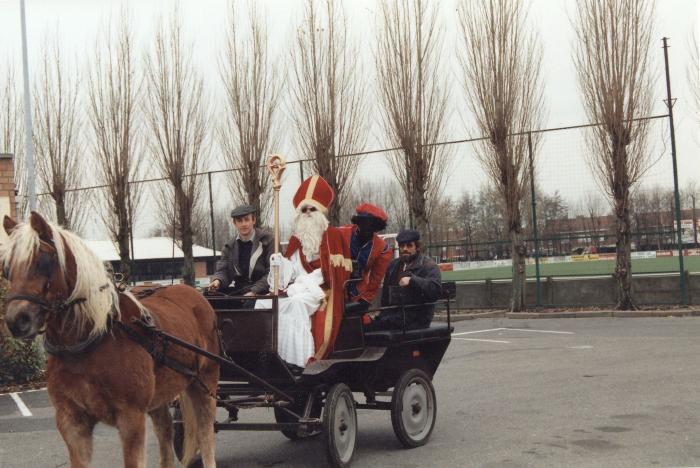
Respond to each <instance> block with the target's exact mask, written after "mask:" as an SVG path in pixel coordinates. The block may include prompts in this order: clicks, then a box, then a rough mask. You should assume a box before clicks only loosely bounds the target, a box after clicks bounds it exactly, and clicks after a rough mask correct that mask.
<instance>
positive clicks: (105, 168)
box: [88, 11, 142, 280]
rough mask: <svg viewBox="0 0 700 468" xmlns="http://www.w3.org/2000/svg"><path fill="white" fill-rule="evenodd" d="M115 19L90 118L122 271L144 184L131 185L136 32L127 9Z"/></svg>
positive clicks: (99, 50)
mask: <svg viewBox="0 0 700 468" xmlns="http://www.w3.org/2000/svg"><path fill="white" fill-rule="evenodd" d="M112 23H113V22H112V21H110V24H109V27H108V28H106V32H105V33H104V35H103V36H102V37H101V38H100V39H99V40H98V41H97V45H96V47H95V52H94V56H93V60H92V63H91V64H90V73H89V75H88V85H89V92H88V114H89V119H90V124H91V127H92V131H93V153H94V154H95V159H96V165H97V168H96V169H97V174H98V178H99V180H100V183H101V184H104V185H107V193H106V197H105V202H106V203H105V204H106V210H104V211H103V220H104V222H105V225H106V226H107V229H108V231H109V235H110V237H111V239H112V241H113V242H115V243H116V244H117V246H118V249H119V257H120V259H121V273H122V274H123V275H124V277H125V278H126V279H127V280H128V278H129V275H130V271H131V265H130V264H131V249H130V243H129V234H130V230H131V226H133V222H134V216H133V215H134V213H136V212H137V211H138V209H137V208H138V206H139V202H140V194H141V190H140V187H141V185H140V184H129V180H130V179H134V178H136V176H137V175H138V174H139V166H140V164H141V161H142V159H141V158H137V157H136V155H137V154H139V150H140V149H141V145H140V143H141V140H140V133H139V132H138V125H137V124H138V122H137V112H136V103H137V102H138V99H139V97H140V92H139V89H140V79H139V76H138V75H137V70H136V67H135V63H134V50H133V49H134V46H133V41H134V39H133V34H132V31H131V29H130V26H129V21H128V16H127V12H126V11H122V13H121V17H120V19H119V22H118V23H117V24H116V25H115V30H113V29H112Z"/></svg>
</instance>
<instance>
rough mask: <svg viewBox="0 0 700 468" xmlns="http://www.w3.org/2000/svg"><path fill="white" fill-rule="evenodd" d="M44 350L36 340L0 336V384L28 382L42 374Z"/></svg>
mask: <svg viewBox="0 0 700 468" xmlns="http://www.w3.org/2000/svg"><path fill="white" fill-rule="evenodd" d="M44 365H45V360H44V352H43V350H42V349H41V346H40V345H39V343H38V342H37V341H36V340H16V339H14V338H11V337H9V336H0V385H13V384H21V383H26V382H30V381H32V380H36V379H38V378H40V377H42V376H43V375H44Z"/></svg>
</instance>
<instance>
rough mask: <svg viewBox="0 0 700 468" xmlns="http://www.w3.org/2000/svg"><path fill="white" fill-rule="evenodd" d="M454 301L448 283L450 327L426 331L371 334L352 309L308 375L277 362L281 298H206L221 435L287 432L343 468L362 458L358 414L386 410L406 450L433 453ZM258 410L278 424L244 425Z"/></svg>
mask: <svg viewBox="0 0 700 468" xmlns="http://www.w3.org/2000/svg"><path fill="white" fill-rule="evenodd" d="M205 294H206V293H205ZM454 294H455V284H454V283H453V282H448V283H443V294H442V297H441V299H440V300H439V302H440V303H441V304H443V305H444V308H445V311H446V313H447V322H446V323H434V324H432V325H431V326H430V327H429V328H424V329H417V330H415V329H414V330H406V329H405V328H404V329H401V330H392V331H374V332H367V333H365V332H364V331H363V325H362V311H361V310H358V309H356V308H355V305H354V304H348V305H346V307H345V313H344V316H343V321H342V323H341V326H340V331H339V333H338V337H337V339H336V342H335V345H334V349H333V352H332V353H331V354H330V355H329V356H328V358H327V359H324V360H322V361H316V362H313V363H311V364H309V365H308V366H307V367H306V368H304V370H303V372H302V373H301V374H296V373H293V372H292V371H290V369H289V368H288V367H287V366H286V365H285V363H284V362H283V361H282V359H281V358H280V357H279V355H278V354H277V352H276V345H277V312H276V310H277V301H278V299H277V298H276V297H275V298H273V301H272V307H271V308H270V309H252V308H246V307H241V302H242V301H244V300H249V299H250V297H242V296H239V297H236V296H227V295H225V294H221V293H216V294H206V297H207V300H208V301H209V303H210V304H211V305H212V307H213V308H214V310H215V311H216V314H217V321H218V328H219V332H220V336H221V344H222V350H221V356H216V357H215V356H208V357H210V358H212V359H216V360H217V361H219V364H220V369H221V371H220V381H219V386H218V391H217V406H219V407H221V408H224V409H226V410H227V413H228V417H227V418H226V419H224V420H221V421H219V420H217V421H216V422H215V424H214V427H215V430H216V431H222V430H247V431H280V432H281V433H282V434H284V436H286V437H287V438H288V439H291V440H301V439H305V438H309V437H313V436H320V437H319V439H320V440H321V441H322V444H323V446H324V449H325V452H326V456H327V459H328V461H329V464H330V465H331V466H334V467H343V466H349V464H350V462H351V460H352V458H353V453H354V450H355V441H356V435H357V412H356V410H357V409H369V410H385V411H389V412H390V413H391V422H392V426H393V429H394V433H395V434H396V437H397V438H398V440H399V442H400V443H401V445H403V446H404V447H406V448H413V447H419V446H421V445H424V444H425V443H427V442H428V439H429V438H430V435H431V433H432V431H433V427H434V425H435V420H436V415H437V399H436V396H435V390H434V388H433V385H432V378H433V375H434V374H435V371H436V370H437V367H438V365H439V364H440V361H441V360H442V357H443V355H444V353H445V351H446V349H447V346H448V345H449V343H450V337H451V332H452V326H451V324H450V301H451V300H452V299H453V298H454ZM407 307H408V306H407ZM180 344H181V345H184V346H187V347H190V349H192V350H193V351H195V352H200V353H201V352H202V351H201V350H198V349H197V348H196V347H193V346H191V345H189V344H187V343H180ZM358 394H362V395H363V399H364V401H363V402H359V401H357V400H356V398H355V395H358ZM250 408H272V409H273V414H274V422H272V421H270V422H260V423H243V422H238V412H239V411H240V410H243V409H250ZM173 412H174V421H175V440H174V444H175V453H176V454H177V455H178V457H182V440H183V434H184V432H185V428H184V427H183V422H182V418H181V417H180V411H179V409H178V408H177V407H175V408H174V410H173Z"/></svg>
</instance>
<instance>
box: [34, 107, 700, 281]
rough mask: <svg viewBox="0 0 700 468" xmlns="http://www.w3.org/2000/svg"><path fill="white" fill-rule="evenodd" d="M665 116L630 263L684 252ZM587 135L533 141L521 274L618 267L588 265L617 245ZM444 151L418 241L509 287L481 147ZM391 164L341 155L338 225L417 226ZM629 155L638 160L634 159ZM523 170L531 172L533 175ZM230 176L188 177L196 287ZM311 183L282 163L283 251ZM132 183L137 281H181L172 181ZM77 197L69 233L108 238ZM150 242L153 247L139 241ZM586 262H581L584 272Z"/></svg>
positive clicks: (96, 190) (500, 225)
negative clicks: (374, 213) (358, 211)
mask: <svg viewBox="0 0 700 468" xmlns="http://www.w3.org/2000/svg"><path fill="white" fill-rule="evenodd" d="M664 117H666V116H661V117H658V118H650V119H648V120H646V121H645V124H646V125H647V127H648V128H647V130H648V138H647V144H646V145H645V146H644V153H643V154H644V160H645V161H646V162H645V163H644V164H643V170H642V171H641V175H640V177H639V180H638V181H637V183H636V184H635V189H634V190H633V192H632V194H631V196H630V207H629V210H630V219H631V229H632V250H633V256H634V257H636V258H649V257H652V256H653V257H654V258H662V257H672V256H673V251H674V249H676V250H677V249H678V247H679V246H678V242H677V232H678V223H677V222H676V220H675V195H676V194H675V193H674V183H673V170H672V159H671V150H670V142H669V135H668V120H667V119H666V118H664ZM593 137H594V128H593V127H591V126H580V127H567V128H562V129H549V130H542V131H537V132H533V133H531V138H532V151H531V155H532V161H533V166H532V168H531V169H532V174H533V175H534V178H533V179H532V180H529V179H528V186H527V188H526V190H525V191H524V194H523V196H522V199H521V226H522V234H523V237H524V239H525V242H526V245H527V255H528V263H529V266H528V272H527V274H528V276H534V275H537V274H538V272H537V271H536V270H535V269H534V268H533V265H534V264H535V263H537V262H535V259H537V260H538V262H539V263H542V264H552V265H553V264H557V263H562V264H564V263H567V264H573V263H577V264H578V267H576V268H573V267H571V268H570V269H569V270H561V271H559V272H553V273H552V274H556V275H559V274H561V275H566V274H571V275H577V274H609V273H610V271H611V269H612V268H613V267H612V266H611V262H599V263H595V264H594V263H593V262H592V261H593V260H610V259H613V258H614V256H615V243H616V240H617V239H616V236H617V234H616V221H615V217H614V215H613V205H612V203H611V197H610V195H609V190H607V189H606V181H605V178H604V177H603V176H602V175H601V172H600V171H599V170H598V169H599V168H600V162H599V160H597V159H596V158H595V152H594V149H593V147H592V146H591V141H592V138H593ZM518 138H526V136H523V135H521V136H519V137H518ZM440 145H441V150H442V159H441V160H440V161H439V168H440V171H441V174H440V176H441V177H438V179H439V180H440V181H441V185H440V190H438V191H437V196H436V197H435V198H434V199H432V200H431V204H430V213H431V214H430V220H429V223H428V229H427V232H424V233H423V236H424V239H423V244H424V250H425V252H426V253H428V255H430V256H431V257H433V258H435V259H436V260H437V261H439V262H441V263H445V264H450V266H449V267H447V268H446V269H447V270H450V269H451V270H452V273H450V274H451V275H453V277H454V278H455V279H465V280H468V279H498V278H509V277H510V276H511V273H510V257H511V242H510V239H509V235H508V228H507V225H506V219H505V212H504V209H503V203H502V196H501V194H500V193H499V191H498V188H497V185H496V184H495V183H494V181H493V180H492V179H491V178H490V177H489V175H488V173H487V171H486V170H485V167H484V164H483V162H482V160H481V159H480V157H479V156H480V154H482V155H483V149H484V146H483V142H482V141H481V140H479V139H473V140H465V141H461V142H446V143H441V144H440ZM397 155H399V156H400V153H397V152H396V151H392V150H380V151H371V152H368V153H367V154H361V155H355V156H347V157H352V158H355V159H356V160H357V171H356V174H355V176H354V177H353V178H352V183H351V184H350V186H349V187H348V190H347V191H346V193H345V196H344V200H343V204H342V210H341V216H340V218H341V220H340V224H343V223H349V222H350V218H351V217H352V214H353V210H354V207H355V206H356V205H357V204H358V203H360V202H371V203H376V204H378V205H380V206H382V207H383V208H384V209H385V211H386V212H387V213H388V215H389V218H390V219H389V223H388V226H387V230H386V233H387V234H395V233H396V232H398V231H399V230H400V229H402V228H405V227H409V226H411V225H412V224H413V220H412V219H411V216H410V214H409V212H408V207H407V203H406V197H405V195H404V194H403V192H402V190H401V185H400V183H399V181H398V178H397V176H396V174H395V172H394V171H395V170H397V169H398V170H400V169H401V161H400V159H399V160H398V161H397V160H396V159H395V158H396V156H397ZM629 157H630V158H631V160H634V159H637V158H639V155H638V154H631V155H630V156H629ZM397 162H398V165H397V164H396V163H397ZM527 169H528V172H529V170H530V167H528V168H527ZM234 171H235V170H217V171H210V172H204V173H201V174H196V175H189V176H187V177H192V178H194V179H195V185H196V187H197V202H196V205H195V210H194V216H193V219H192V220H191V222H190V223H191V227H192V231H193V233H194V241H195V243H196V244H197V245H198V246H199V247H201V248H200V249H199V250H196V251H195V256H196V257H197V256H198V257H199V258H200V259H201V260H202V262H201V263H202V266H200V267H199V270H198V271H197V272H196V275H197V277H199V278H203V279H206V277H207V276H208V275H209V274H211V272H212V270H213V268H214V264H215V260H216V257H217V255H218V251H220V250H221V248H222V247H223V245H224V244H225V243H226V242H227V241H228V240H229V239H230V238H232V236H233V235H234V231H233V227H232V225H231V223H230V216H229V212H230V210H231V208H232V207H233V205H234V204H235V203H236V202H237V200H236V196H235V190H233V189H234V188H235V187H234V186H235V184H237V183H238V182H237V179H236V178H235V177H233V173H234ZM312 173H313V167H312V165H311V163H310V162H309V161H306V162H300V161H294V160H292V161H288V162H287V168H286V171H285V173H284V176H283V179H282V188H281V191H280V205H279V207H280V221H281V223H280V231H281V239H282V241H284V240H286V239H287V238H288V237H289V235H290V234H291V230H292V222H293V218H294V215H295V211H294V207H293V206H292V198H293V196H294V193H295V191H296V189H297V187H298V186H299V185H300V183H301V182H302V180H303V179H304V178H306V177H308V176H309V175H311V174H312ZM132 184H133V185H132V186H134V187H138V190H137V194H138V195H137V196H135V200H133V205H134V223H133V226H132V229H131V230H130V237H131V238H130V243H131V245H132V248H133V251H134V258H135V259H136V260H137V265H136V267H135V269H134V270H135V271H134V272H133V275H134V279H135V280H137V281H139V280H144V281H145V280H162V279H167V278H170V279H171V280H173V281H174V280H176V279H178V278H179V276H180V270H181V267H182V258H181V257H182V255H181V252H180V250H179V249H180V239H178V234H177V232H178V226H179V224H180V223H181V220H179V219H178V214H177V207H176V202H175V199H174V198H173V197H172V190H171V189H169V184H168V183H167V181H165V180H163V179H159V178H153V179H147V180H144V181H134V182H132ZM79 193H80V194H82V196H81V197H80V198H81V199H82V202H81V204H80V206H79V207H78V208H77V209H75V208H74V211H76V212H77V213H78V214H79V216H77V217H76V218H75V219H76V220H79V221H78V222H79V223H80V225H79V226H76V227H77V228H83V230H82V231H83V232H84V231H85V230H87V237H102V238H106V237H107V234H108V232H109V231H108V230H109V216H108V215H101V214H100V213H102V214H105V213H107V203H106V201H107V197H108V193H107V189H106V188H105V187H84V188H80V189H77V190H74V191H71V192H70V193H69V195H68V196H69V199H75V198H77V197H78V194H79ZM533 193H534V202H533V197H532V194H533ZM20 195H21V194H20ZM38 200H39V209H40V210H41V211H42V212H44V213H47V214H48V213H52V212H53V211H54V210H55V204H54V203H53V200H52V198H51V197H50V196H49V195H48V194H42V195H41V196H39V198H38ZM265 200H266V202H265V204H264V205H265V206H266V208H267V209H265V210H264V213H263V216H262V218H261V219H260V224H263V225H266V226H271V225H272V209H271V203H272V202H271V200H272V198H271V197H270V198H266V199H265ZM682 201H683V204H682V205H681V223H680V229H681V231H682V242H683V247H684V248H686V249H687V251H686V254H690V255H693V254H695V253H698V252H697V250H696V249H697V247H698V245H697V228H698V223H697V219H696V216H695V210H694V209H692V210H691V209H690V207H689V206H686V205H687V203H686V201H687V200H686V199H685V198H683V199H682ZM74 214H75V213H74ZM96 226H97V227H96ZM71 227H73V226H71ZM389 237H391V236H389ZM155 238H157V239H160V242H159V243H156V242H153V243H152V244H149V243H148V242H145V241H144V239H155ZM105 242H107V241H105ZM156 250H157V252H156ZM652 252H653V254H652ZM113 255H114V254H112V256H113ZM671 260H672V259H670V260H669V261H666V262H665V263H664V262H656V264H655V265H652V266H650V267H649V268H651V269H652V270H654V271H677V265H676V264H674V263H673V262H672V261H671ZM583 261H586V262H587V263H586V264H585V266H583V263H581V262H583ZM676 263H677V262H676ZM549 273H551V272H549ZM450 274H448V276H449V275H450ZM542 274H543V275H547V274H548V272H546V271H545V272H543V273H542Z"/></svg>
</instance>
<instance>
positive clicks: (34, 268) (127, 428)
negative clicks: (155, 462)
mask: <svg viewBox="0 0 700 468" xmlns="http://www.w3.org/2000/svg"><path fill="white" fill-rule="evenodd" d="M3 225H4V227H5V230H6V231H7V233H8V234H9V240H8V241H7V242H5V243H4V244H3V245H2V250H1V252H0V255H1V258H2V264H3V267H4V273H5V277H6V278H7V279H9V281H10V288H9V291H8V296H7V297H6V309H5V322H6V324H7V326H8V328H9V329H10V331H11V332H12V334H13V335H14V336H15V337H18V338H32V337H34V336H36V335H37V334H40V333H45V336H44V338H45V343H46V345H47V351H49V353H50V354H51V355H50V356H49V359H48V364H47V369H46V375H47V383H48V385H47V386H48V393H49V396H50V398H51V402H52V403H53V405H54V407H55V408H56V425H57V426H58V430H59V431H60V433H61V436H62V437H63V440H64V441H65V443H66V445H67V446H68V453H69V456H70V462H71V467H73V468H77V467H87V466H88V465H89V464H90V458H91V454H92V432H93V429H94V427H95V424H96V423H98V422H102V423H105V424H109V425H111V426H115V427H116V428H117V430H118V431H119V436H120V438H121V441H122V450H123V456H124V466H126V467H143V466H145V439H146V414H148V415H149V416H150V417H151V420H152V421H153V427H154V430H155V433H156V436H157V438H158V443H159V445H160V466H161V467H170V466H173V462H174V457H173V446H172V439H173V424H172V418H171V416H170V412H169V411H168V405H169V403H171V402H172V401H174V400H175V399H176V398H178V396H179V398H180V406H181V408H182V413H183V421H184V427H185V440H184V457H183V464H184V465H185V466H187V465H188V464H189V462H190V461H192V460H195V459H196V458H198V453H199V454H200V456H201V461H202V463H203V465H204V466H205V467H213V466H215V460H214V445H215V437H214V416H215V411H216V402H215V400H214V398H213V397H212V395H214V394H215V392H216V387H217V384H218V380H219V366H218V364H217V363H215V362H214V361H211V360H208V359H206V358H203V357H201V356H199V355H197V354H195V353H193V352H191V351H187V350H185V349H183V348H180V347H178V346H176V345H170V346H169V347H168V348H167V353H166V355H167V359H168V360H169V362H171V363H172V362H175V363H176V364H178V365H181V366H182V368H186V369H187V370H190V371H192V372H193V375H190V376H189V377H188V376H185V375H183V374H182V373H178V372H175V371H174V370H172V368H171V367H172V366H170V367H169V366H167V365H161V364H160V363H157V362H155V360H154V359H153V357H152V356H151V355H150V354H149V353H148V352H147V351H146V350H145V349H144V347H142V346H141V345H139V344H137V343H136V342H135V341H134V340H133V339H130V338H129V337H127V334H126V332H129V331H130V330H133V331H131V333H134V332H136V333H138V334H143V329H140V328H139V327H137V326H136V325H133V322H132V319H135V318H140V317H143V315H142V314H146V315H148V314H149V312H150V316H152V318H153V322H155V324H156V325H157V326H158V327H159V328H160V329H162V330H164V331H166V332H168V333H170V334H172V335H175V336H177V337H178V338H180V339H182V340H185V341H188V342H190V343H192V344H195V345H197V346H199V347H200V348H202V349H204V350H207V351H209V352H211V353H214V354H218V353H219V342H218V337H217V332H216V317H215V314H214V311H213V310H212V308H211V307H210V306H209V304H208V303H207V301H206V300H205V299H204V298H203V297H202V295H201V294H199V293H198V292H197V291H196V290H195V289H193V288H190V287H189V286H185V285H176V286H170V287H167V288H162V289H160V290H157V291H156V292H155V293H154V294H153V295H151V296H149V297H147V298H145V299H143V300H142V301H141V302H139V301H138V300H137V299H136V298H135V297H134V296H133V295H131V294H130V293H118V292H117V291H116V289H115V287H114V285H113V283H112V281H111V278H109V276H108V274H107V272H106V270H105V267H104V265H103V264H102V262H101V261H100V260H99V259H98V258H97V256H96V255H95V254H94V253H93V252H92V251H90V249H89V248H88V247H87V246H86V245H85V244H84V243H83V242H82V240H81V239H80V238H79V237H78V236H76V235H75V234H72V233H70V232H68V231H66V230H64V229H61V228H60V227H58V226H55V225H53V224H50V223H48V222H47V221H46V220H44V218H42V217H41V215H39V214H37V213H34V212H32V214H31V218H30V221H29V223H27V224H20V225H18V224H17V223H15V222H14V221H13V220H11V219H10V218H8V217H5V219H4V222H3ZM119 322H121V324H120V323H119ZM124 325H126V326H128V327H131V328H130V329H129V330H125V328H124ZM182 368H181V370H182Z"/></svg>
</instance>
